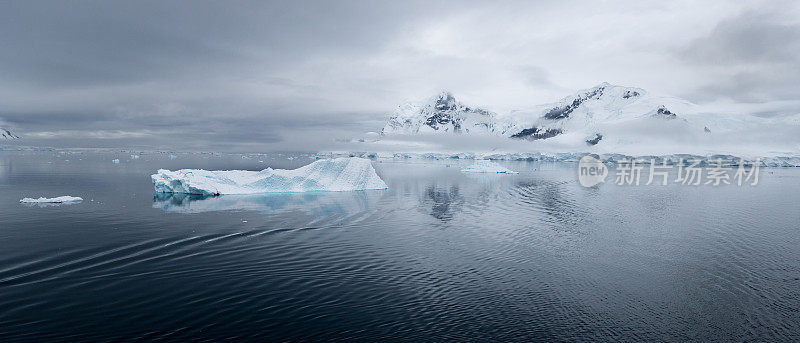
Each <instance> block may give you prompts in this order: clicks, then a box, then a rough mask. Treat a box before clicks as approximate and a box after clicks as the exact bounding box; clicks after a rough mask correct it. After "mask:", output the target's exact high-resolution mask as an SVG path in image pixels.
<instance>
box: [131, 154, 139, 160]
mask: <svg viewBox="0 0 800 343" xmlns="http://www.w3.org/2000/svg"><path fill="white" fill-rule="evenodd" d="M131 159H132V160H138V159H139V155H131Z"/></svg>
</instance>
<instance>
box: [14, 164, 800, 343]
mask: <svg viewBox="0 0 800 343" xmlns="http://www.w3.org/2000/svg"><path fill="white" fill-rule="evenodd" d="M129 155H130V154H127V153H125V154H123V153H117V154H112V153H82V154H79V153H64V154H62V153H58V152H37V153H31V152H26V153H21V152H0V341H2V342H13V341H26V340H28V341H67V340H69V341H95V342H96V341H120V340H153V341H158V340H163V341H201V340H206V341H220V340H223V339H232V340H253V341H323V340H324V341H328V340H357V341H362V340H366V341H375V340H403V341H413V342H417V341H442V340H451V341H500V342H505V341H676V342H684V341H704V342H705V341H763V342H775V341H798V340H800V170H797V169H765V170H762V174H761V179H760V183H759V184H758V185H757V186H751V187H745V186H742V187H739V186H724V187H711V186H702V187H692V186H682V185H669V186H639V187H631V186H628V187H622V186H615V185H613V184H605V185H601V186H599V187H596V188H582V187H580V186H579V185H578V183H577V181H576V176H575V175H576V167H575V165H573V164H567V163H556V164H539V163H533V162H504V163H502V164H503V165H505V166H506V167H509V168H511V169H513V170H518V171H520V174H518V175H483V176H481V175H466V174H463V173H461V172H460V171H459V168H460V167H461V166H464V165H467V164H469V163H470V162H467V161H458V160H447V161H425V160H403V161H400V160H398V161H394V160H382V161H375V162H374V165H375V167H376V169H377V170H378V173H379V174H380V175H381V177H383V179H384V180H385V181H386V182H387V184H388V185H389V189H388V190H385V191H362V192H342V193H312V194H283V195H265V196H222V197H212V198H201V197H181V196H172V197H170V196H155V195H154V193H153V189H152V185H151V182H150V178H149V176H150V174H151V173H153V172H154V171H155V170H156V169H158V168H168V169H177V168H205V169H251V170H260V169H263V168H265V167H267V166H271V167H276V168H295V167H298V166H301V165H304V164H307V163H309V162H310V161H311V160H310V159H309V158H308V156H303V155H270V156H254V157H252V158H242V156H240V155H178V156H177V158H174V159H170V158H169V157H168V155H166V154H147V155H142V156H141V158H139V159H131V158H130V156H129ZM288 157H292V159H289V158H288ZM113 158H119V159H120V163H119V164H114V163H112V162H111V160H112V159H113ZM59 195H72V196H80V197H82V198H84V201H83V202H82V203H78V204H71V205H60V206H37V205H33V206H29V205H27V206H26V205H23V204H20V203H19V199H21V198H23V197H39V196H48V197H53V196H59Z"/></svg>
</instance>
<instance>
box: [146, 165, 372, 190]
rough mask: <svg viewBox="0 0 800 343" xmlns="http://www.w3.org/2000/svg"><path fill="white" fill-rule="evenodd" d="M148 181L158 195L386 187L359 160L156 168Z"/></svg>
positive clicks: (367, 166)
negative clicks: (274, 166) (275, 166)
mask: <svg viewBox="0 0 800 343" xmlns="http://www.w3.org/2000/svg"><path fill="white" fill-rule="evenodd" d="M151 178H152V179H153V185H154V187H155V191H156V192H158V193H183V194H201V195H220V194H258V193H287V192H315V191H333V192H336V191H355V190H367V189H386V188H388V187H387V186H386V183H385V182H383V180H381V178H380V177H379V176H378V174H377V173H376V172H375V168H373V167H372V162H371V161H370V160H368V159H365V158H358V157H343V158H333V159H325V160H318V161H315V162H312V163H311V164H309V165H306V166H304V167H300V168H297V169H293V170H286V169H272V168H267V169H264V170H262V171H248V170H217V171H209V170H202V169H181V170H177V171H170V170H166V169H159V170H158V173H156V174H153V175H152V176H151Z"/></svg>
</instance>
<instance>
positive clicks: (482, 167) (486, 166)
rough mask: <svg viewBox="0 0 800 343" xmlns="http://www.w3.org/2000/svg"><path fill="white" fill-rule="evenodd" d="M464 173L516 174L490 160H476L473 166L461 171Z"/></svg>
mask: <svg viewBox="0 0 800 343" xmlns="http://www.w3.org/2000/svg"><path fill="white" fill-rule="evenodd" d="M461 171H462V172H465V173H500V174H518V173H517V172H515V171H513V170H508V169H506V168H505V167H503V166H501V165H499V164H497V163H495V162H492V161H490V160H476V161H475V164H473V165H471V166H469V167H466V168H464V169H461Z"/></svg>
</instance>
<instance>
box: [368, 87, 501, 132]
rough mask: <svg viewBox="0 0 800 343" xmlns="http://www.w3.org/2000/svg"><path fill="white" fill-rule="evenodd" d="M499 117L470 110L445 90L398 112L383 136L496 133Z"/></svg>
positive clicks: (409, 103)
mask: <svg viewBox="0 0 800 343" xmlns="http://www.w3.org/2000/svg"><path fill="white" fill-rule="evenodd" d="M496 116H497V114H495V113H494V112H489V111H487V110H484V109H481V108H475V107H469V106H466V105H464V104H463V103H461V102H460V101H458V100H456V98H455V97H453V94H451V93H450V92H446V91H443V92H441V93H439V95H437V96H435V97H432V98H430V99H428V100H427V101H423V102H420V103H416V102H407V103H405V104H403V105H401V106H400V107H398V108H397V110H396V111H395V112H394V114H393V115H392V117H391V118H389V122H388V123H386V126H384V127H383V130H381V134H382V135H385V134H398V133H399V134H418V133H435V132H447V133H465V134H487V133H494V130H495V127H494V125H495V123H496V118H495V117H496Z"/></svg>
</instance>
